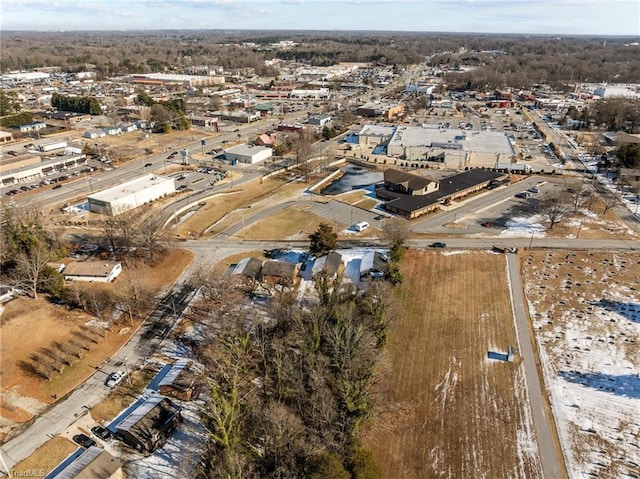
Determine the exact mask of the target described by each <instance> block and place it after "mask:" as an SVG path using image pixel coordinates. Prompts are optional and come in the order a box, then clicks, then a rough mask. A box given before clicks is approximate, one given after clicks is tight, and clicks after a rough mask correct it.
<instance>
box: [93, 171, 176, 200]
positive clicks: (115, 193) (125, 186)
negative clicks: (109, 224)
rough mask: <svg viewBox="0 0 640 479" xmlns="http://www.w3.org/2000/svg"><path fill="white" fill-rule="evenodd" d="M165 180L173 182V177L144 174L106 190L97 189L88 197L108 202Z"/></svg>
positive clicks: (165, 181)
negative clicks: (97, 190)
mask: <svg viewBox="0 0 640 479" xmlns="http://www.w3.org/2000/svg"><path fill="white" fill-rule="evenodd" d="M167 182H171V183H172V184H174V180H173V178H167V177H166V176H158V175H144V176H141V177H140V178H136V179H135V180H131V181H128V182H126V183H122V184H120V185H118V186H114V187H113V188H108V189H106V190H102V191H99V192H98V193H94V194H92V195H90V196H89V198H91V199H94V200H98V201H104V202H108V203H110V202H113V201H114V200H117V199H120V198H124V197H127V196H131V195H134V194H136V193H139V192H142V191H144V190H145V189H147V188H152V187H154V186H156V185H159V184H162V183H167Z"/></svg>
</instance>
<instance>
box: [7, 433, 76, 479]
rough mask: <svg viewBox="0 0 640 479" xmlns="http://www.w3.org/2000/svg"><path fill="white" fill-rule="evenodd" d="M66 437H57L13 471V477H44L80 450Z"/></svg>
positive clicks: (17, 465)
mask: <svg viewBox="0 0 640 479" xmlns="http://www.w3.org/2000/svg"><path fill="white" fill-rule="evenodd" d="M78 447H79V446H77V445H75V444H74V443H72V442H71V441H69V440H68V439H65V438H64V437H60V436H56V437H54V438H53V439H51V440H50V441H47V442H46V443H45V444H44V445H43V446H42V447H40V448H39V449H38V450H36V452H34V453H33V454H31V455H30V456H29V457H28V458H26V459H25V460H24V461H22V462H20V463H18V464H16V466H15V467H14V468H13V469H12V471H11V473H12V474H13V476H12V477H44V476H45V474H48V473H49V472H50V471H51V470H52V469H53V468H54V467H56V466H57V465H58V464H60V463H61V462H62V460H63V459H65V458H66V457H67V456H68V455H69V454H71V453H72V452H73V451H75V450H76V449H78Z"/></svg>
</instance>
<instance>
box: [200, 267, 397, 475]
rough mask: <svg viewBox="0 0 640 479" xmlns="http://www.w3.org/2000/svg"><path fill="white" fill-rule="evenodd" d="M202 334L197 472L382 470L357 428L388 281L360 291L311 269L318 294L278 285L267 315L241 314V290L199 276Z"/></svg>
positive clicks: (367, 411) (367, 399)
mask: <svg viewBox="0 0 640 479" xmlns="http://www.w3.org/2000/svg"><path fill="white" fill-rule="evenodd" d="M198 284H199V285H200V286H201V295H202V298H203V301H204V303H205V306H202V307H201V308H200V309H198V308H196V309H194V311H199V312H200V313H201V315H202V317H201V318H200V319H202V320H203V321H204V322H205V323H206V324H211V320H212V319H213V318H215V324H216V326H215V327H211V334H208V335H207V337H208V340H207V341H204V342H201V341H199V342H198V343H197V344H196V345H195V348H196V351H197V355H198V357H199V359H200V360H201V361H202V362H203V364H205V365H206V366H207V376H208V381H209V389H210V399H209V401H208V404H207V407H206V408H205V413H204V418H203V423H204V425H205V427H206V428H207V431H208V435H209V437H210V439H211V440H210V442H209V444H208V447H207V452H206V455H205V456H204V461H203V462H201V463H200V467H201V470H200V475H201V476H202V477H211V478H213V477H245V478H254V477H255V478H258V477H260V478H270V477H272V478H282V477H309V478H322V479H325V478H329V477H330V478H344V479H349V478H354V479H355V478H358V479H360V478H362V479H364V478H367V479H375V478H376V477H380V470H379V468H378V466H377V464H376V463H375V460H374V458H373V456H372V455H371V454H370V453H369V452H367V451H366V450H363V448H362V446H361V445H360V444H359V442H358V436H357V435H358V430H359V428H360V426H361V424H362V423H363V421H365V420H366V419H367V418H369V417H370V416H371V414H372V413H373V407H374V397H373V393H372V390H373V386H374V380H375V378H374V368H375V365H376V360H377V358H378V357H379V355H380V351H381V348H382V347H383V345H384V344H385V340H386V336H387V331H388V329H389V325H390V322H391V320H392V317H393V294H392V291H391V290H390V286H389V285H388V283H383V282H378V283H374V284H372V285H371V286H370V287H369V288H368V289H367V290H366V291H358V290H355V289H353V288H352V287H347V286H344V285H341V284H339V283H334V282H332V281H331V280H329V278H328V277H327V276H326V275H324V274H319V275H318V276H317V277H316V278H315V287H316V291H317V293H318V300H317V301H307V303H306V304H304V305H302V304H300V303H299V302H298V301H297V300H296V295H295V292H293V291H290V290H288V289H284V290H282V291H280V292H278V293H277V294H276V295H275V296H274V297H273V298H272V299H271V302H270V305H269V308H268V314H269V316H270V320H269V321H267V322H265V321H264V319H263V317H261V316H260V315H259V314H257V315H255V316H254V315H252V314H249V315H247V309H246V308H245V307H244V305H243V303H242V301H241V300H240V297H238V294H239V293H238V291H237V289H236V290H235V295H234V288H233V287H232V286H230V285H228V284H225V283H224V282H221V281H220V280H217V279H212V278H211V277H209V278H208V280H207V279H203V278H202V277H201V278H199V281H198Z"/></svg>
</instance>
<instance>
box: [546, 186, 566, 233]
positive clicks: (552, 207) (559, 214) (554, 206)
mask: <svg viewBox="0 0 640 479" xmlns="http://www.w3.org/2000/svg"><path fill="white" fill-rule="evenodd" d="M570 209H571V208H570V198H569V197H567V195H566V194H564V193H559V194H551V195H547V196H545V197H544V198H543V199H542V201H541V202H540V212H541V213H542V214H543V215H544V216H546V218H547V220H549V229H550V230H552V229H553V227H554V226H555V225H556V224H558V223H559V222H561V221H562V220H563V219H565V218H566V217H567V215H568V214H569V211H570Z"/></svg>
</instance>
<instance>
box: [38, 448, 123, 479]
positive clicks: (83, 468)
mask: <svg viewBox="0 0 640 479" xmlns="http://www.w3.org/2000/svg"><path fill="white" fill-rule="evenodd" d="M64 462H67V459H65V461H64ZM124 477H125V476H124V473H123V472H122V464H121V463H120V461H119V460H118V459H116V458H115V457H113V456H112V455H111V454H109V452H107V451H105V450H104V449H102V448H99V447H96V446H91V447H89V448H88V449H85V450H84V451H83V452H82V453H81V454H80V455H78V456H76V457H75V458H74V459H73V460H72V461H70V462H68V464H66V465H65V466H64V467H63V468H62V469H58V468H55V469H54V470H53V471H52V472H51V473H49V474H48V475H47V476H46V478H47V479H124Z"/></svg>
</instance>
